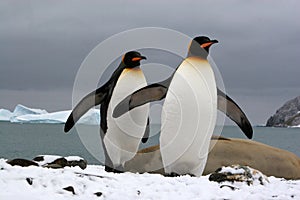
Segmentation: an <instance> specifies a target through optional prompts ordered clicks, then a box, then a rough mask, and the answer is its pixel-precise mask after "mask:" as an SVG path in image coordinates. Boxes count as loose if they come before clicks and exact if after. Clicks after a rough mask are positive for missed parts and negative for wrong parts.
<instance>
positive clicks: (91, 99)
mask: <svg viewBox="0 0 300 200" xmlns="http://www.w3.org/2000/svg"><path fill="white" fill-rule="evenodd" d="M105 88H106V87H100V88H98V89H97V90H95V91H94V92H91V93H90V94H88V95H87V96H85V97H84V98H83V99H82V100H81V101H80V102H79V103H78V104H77V105H76V107H75V108H74V109H73V111H72V113H71V114H70V116H69V117H68V119H67V121H66V124H65V128H64V131H65V132H68V131H69V130H70V129H71V128H72V127H73V126H74V125H75V123H76V122H77V121H78V120H79V119H80V117H82V115H84V114H85V113H86V112H87V111H88V110H89V109H90V108H92V107H94V106H96V105H99V104H101V102H102V101H103V99H104V98H105V96H106V90H105Z"/></svg>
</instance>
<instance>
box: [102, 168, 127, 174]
mask: <svg viewBox="0 0 300 200" xmlns="http://www.w3.org/2000/svg"><path fill="white" fill-rule="evenodd" d="M105 171H106V172H113V173H123V172H124V171H123V170H120V169H115V168H112V167H109V166H105Z"/></svg>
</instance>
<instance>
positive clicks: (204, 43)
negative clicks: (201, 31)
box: [193, 36, 218, 53]
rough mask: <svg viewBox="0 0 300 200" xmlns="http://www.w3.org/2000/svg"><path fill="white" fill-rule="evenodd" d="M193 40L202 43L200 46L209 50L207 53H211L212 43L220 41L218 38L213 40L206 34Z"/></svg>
mask: <svg viewBox="0 0 300 200" xmlns="http://www.w3.org/2000/svg"><path fill="white" fill-rule="evenodd" d="M193 41H195V42H197V43H198V44H199V45H200V47H202V48H203V49H205V51H207V53H209V47H210V46H211V45H213V44H215V43H218V40H211V39H209V37H206V36H199V37H195V38H194V39H193Z"/></svg>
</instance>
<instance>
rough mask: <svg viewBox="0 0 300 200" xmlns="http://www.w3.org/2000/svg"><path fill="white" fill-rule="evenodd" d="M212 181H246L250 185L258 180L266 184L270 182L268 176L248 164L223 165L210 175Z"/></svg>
mask: <svg viewBox="0 0 300 200" xmlns="http://www.w3.org/2000/svg"><path fill="white" fill-rule="evenodd" d="M209 180H210V181H215V182H218V183H222V182H225V181H229V182H232V183H233V182H245V183H247V184H248V185H253V183H254V182H257V183H259V184H261V185H265V184H266V183H268V182H269V180H268V179H267V177H266V176H265V175H264V174H263V173H261V172H260V171H258V170H256V169H253V168H251V167H248V166H242V165H232V166H229V167H221V168H219V169H217V170H216V171H215V172H213V173H212V174H211V175H210V176H209Z"/></svg>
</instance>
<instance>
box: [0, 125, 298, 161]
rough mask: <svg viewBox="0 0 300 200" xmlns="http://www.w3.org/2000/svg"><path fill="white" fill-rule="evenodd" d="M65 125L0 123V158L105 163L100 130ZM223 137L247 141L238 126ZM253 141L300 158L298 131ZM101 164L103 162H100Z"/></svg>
mask: <svg viewBox="0 0 300 200" xmlns="http://www.w3.org/2000/svg"><path fill="white" fill-rule="evenodd" d="M63 127H64V124H17V123H10V122H0V158H7V159H13V158H26V159H32V158H34V157H35V156H37V155H49V154H50V155H61V156H69V155H77V156H81V157H83V158H85V159H86V160H87V161H88V163H89V164H100V163H101V161H103V153H102V147H101V145H100V137H99V132H98V126H93V125H78V126H77V129H74V128H73V129H72V130H71V131H70V133H68V134H65V133H64V132H63ZM159 129H160V126H159V125H152V126H151V135H152V136H151V137H150V139H149V140H148V142H147V143H146V144H142V145H141V147H140V148H144V147H147V146H152V145H156V144H158V140H159V134H157V133H159ZM221 135H222V136H224V137H233V138H245V139H246V137H245V136H244V135H243V133H242V132H241V131H240V129H239V128H238V127H236V126H224V127H223V130H222V134H221ZM253 140H255V141H258V142H262V143H265V144H268V145H271V146H274V147H278V148H281V149H285V150H288V151H291V152H293V153H295V154H296V155H298V156H299V157H300V129H299V128H270V127H254V137H253ZM99 160H100V161H99Z"/></svg>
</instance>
